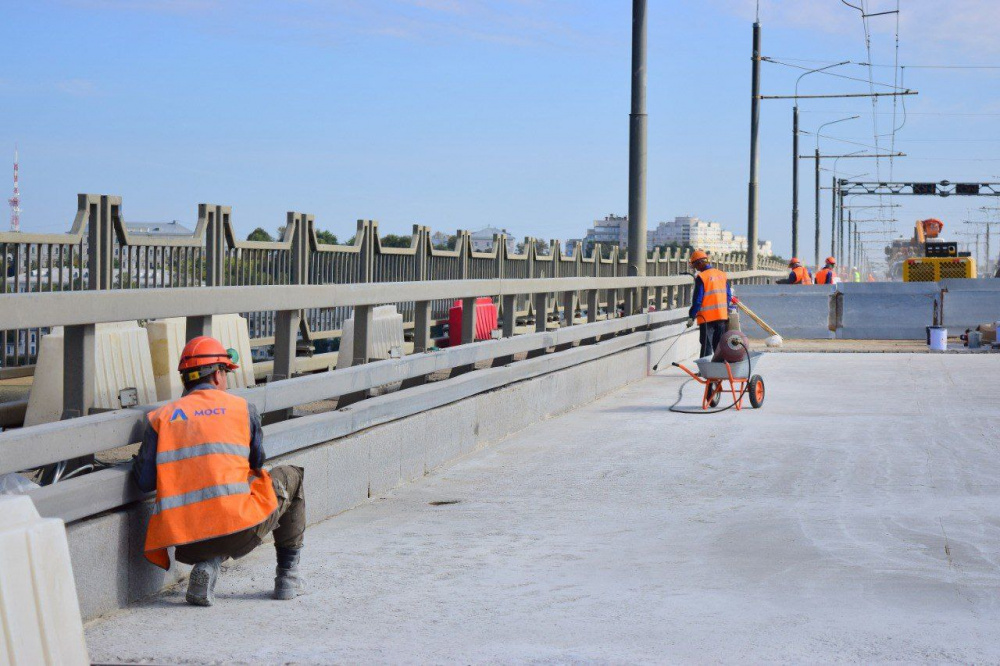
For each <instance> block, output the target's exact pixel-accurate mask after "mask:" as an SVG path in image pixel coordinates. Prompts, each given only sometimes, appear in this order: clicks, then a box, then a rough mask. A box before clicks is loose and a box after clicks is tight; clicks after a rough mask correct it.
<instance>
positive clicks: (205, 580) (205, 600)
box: [187, 557, 222, 606]
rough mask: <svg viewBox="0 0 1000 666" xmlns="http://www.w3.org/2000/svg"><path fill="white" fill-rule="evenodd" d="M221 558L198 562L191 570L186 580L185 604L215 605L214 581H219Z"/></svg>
mask: <svg viewBox="0 0 1000 666" xmlns="http://www.w3.org/2000/svg"><path fill="white" fill-rule="evenodd" d="M221 568H222V558H221V557H213V558H212V559H210V560H205V561H204V562H199V563H198V564H196V565H194V568H193V569H191V577H190V578H189V579H188V589H187V602H188V603H189V604H193V605H195V606H211V605H212V604H214V603H215V581H217V580H218V579H219V569H221Z"/></svg>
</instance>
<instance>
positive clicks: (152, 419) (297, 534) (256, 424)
mask: <svg viewBox="0 0 1000 666" xmlns="http://www.w3.org/2000/svg"><path fill="white" fill-rule="evenodd" d="M238 361H239V355H238V354H236V352H235V350H232V349H225V348H224V347H223V346H222V343H220V342H219V341H218V340H216V339H214V338H210V337H207V336H200V337H197V338H194V339H193V340H191V341H190V342H188V343H187V345H186V346H185V347H184V350H183V351H182V352H181V360H180V364H179V366H178V370H179V371H180V373H181V380H182V382H183V383H184V395H183V397H181V398H180V399H179V400H176V401H174V402H171V403H169V404H167V405H164V406H163V407H160V408H159V409H156V410H154V411H152V412H150V413H149V415H148V423H147V424H146V430H145V432H144V434H143V438H142V446H141V447H140V449H139V454H138V456H136V458H135V459H134V460H133V461H132V475H133V478H134V479H135V482H136V485H137V486H139V489H140V490H142V491H144V492H152V491H154V490H155V491H156V499H155V502H154V504H153V515H152V517H151V518H150V519H149V527H148V528H147V530H146V545H145V548H144V549H143V550H144V551H145V555H146V559H148V560H149V561H150V562H152V563H153V564H155V565H157V566H159V567H162V568H164V569H169V568H170V555H169V552H168V551H167V549H168V548H170V547H171V546H175V547H176V548H175V550H174V557H175V558H176V559H177V561H178V562H184V563H185V564H193V565H194V569H192V570H191V578H190V580H189V581H188V589H187V601H188V603H190V604H194V605H196V606H211V605H212V603H214V601H215V582H216V580H217V579H218V577H219V570H220V568H221V565H222V563H223V562H224V561H225V560H227V559H229V558H234V559H235V558H239V557H243V556H244V555H246V554H247V553H249V552H250V551H252V550H253V549H254V548H256V547H257V546H259V545H260V544H261V542H262V541H263V540H264V538H265V537H266V536H267V535H268V534H270V533H271V532H273V533H274V547H275V550H276V551H277V559H278V567H277V571H276V574H277V575H276V577H275V579H274V598H275V599H292V598H294V597H295V596H296V595H297V594H298V593H299V592H300V591H301V589H302V578H301V576H300V575H299V555H300V551H301V550H302V540H303V535H304V533H305V527H306V505H305V496H304V494H303V487H302V476H303V470H302V468H301V467H292V466H290V465H282V466H279V467H275V468H274V469H272V470H271V471H270V473H268V471H267V470H265V469H264V446H263V444H264V433H263V431H262V430H261V424H260V415H259V414H258V413H257V410H256V409H255V408H254V406H253V405H251V404H249V403H247V401H246V400H244V399H243V398H239V397H237V396H234V395H230V394H229V393H227V392H226V389H227V386H228V380H227V376H226V373H227V372H231V371H233V370H235V369H237V368H238V367H239V366H238V365H237V362H238Z"/></svg>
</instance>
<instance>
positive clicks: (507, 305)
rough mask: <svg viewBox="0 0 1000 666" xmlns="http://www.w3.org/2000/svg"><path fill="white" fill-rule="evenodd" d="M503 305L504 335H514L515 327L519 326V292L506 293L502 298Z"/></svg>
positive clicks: (509, 336) (510, 336)
mask: <svg viewBox="0 0 1000 666" xmlns="http://www.w3.org/2000/svg"><path fill="white" fill-rule="evenodd" d="M500 301H501V305H502V307H503V331H502V334H503V337H505V338H512V337H514V328H515V327H516V326H517V294H505V295H504V296H503V297H502V298H501V299H500Z"/></svg>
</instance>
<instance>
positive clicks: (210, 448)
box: [156, 417, 249, 465]
mask: <svg viewBox="0 0 1000 666" xmlns="http://www.w3.org/2000/svg"><path fill="white" fill-rule="evenodd" d="M248 418H249V417H248ZM247 448H248V447H247V446H246V445H244V444H224V443H222V442H208V443H206V444H195V445H194V446H187V447H185V448H183V449H175V450H173V451H157V452H156V464H157V465H162V464H163V463H168V462H175V461H177V460H186V459H188V458H197V457H198V456H207V455H208V454H210V453H228V454H229V455H232V456H246V455H249V454H248V451H247Z"/></svg>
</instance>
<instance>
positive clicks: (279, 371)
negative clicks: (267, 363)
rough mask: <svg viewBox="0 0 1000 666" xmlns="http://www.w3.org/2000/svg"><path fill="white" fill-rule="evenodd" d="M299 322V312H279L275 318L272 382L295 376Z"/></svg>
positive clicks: (300, 316) (300, 317)
mask: <svg viewBox="0 0 1000 666" xmlns="http://www.w3.org/2000/svg"><path fill="white" fill-rule="evenodd" d="M301 322H302V311H301V310H279V311H278V312H277V314H276V316H275V321H274V370H273V371H272V374H271V379H272V381H280V380H282V379H291V378H292V376H293V375H294V374H295V347H296V344H297V341H298V332H299V324H300V323H301ZM356 332H357V328H355V333H356Z"/></svg>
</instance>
